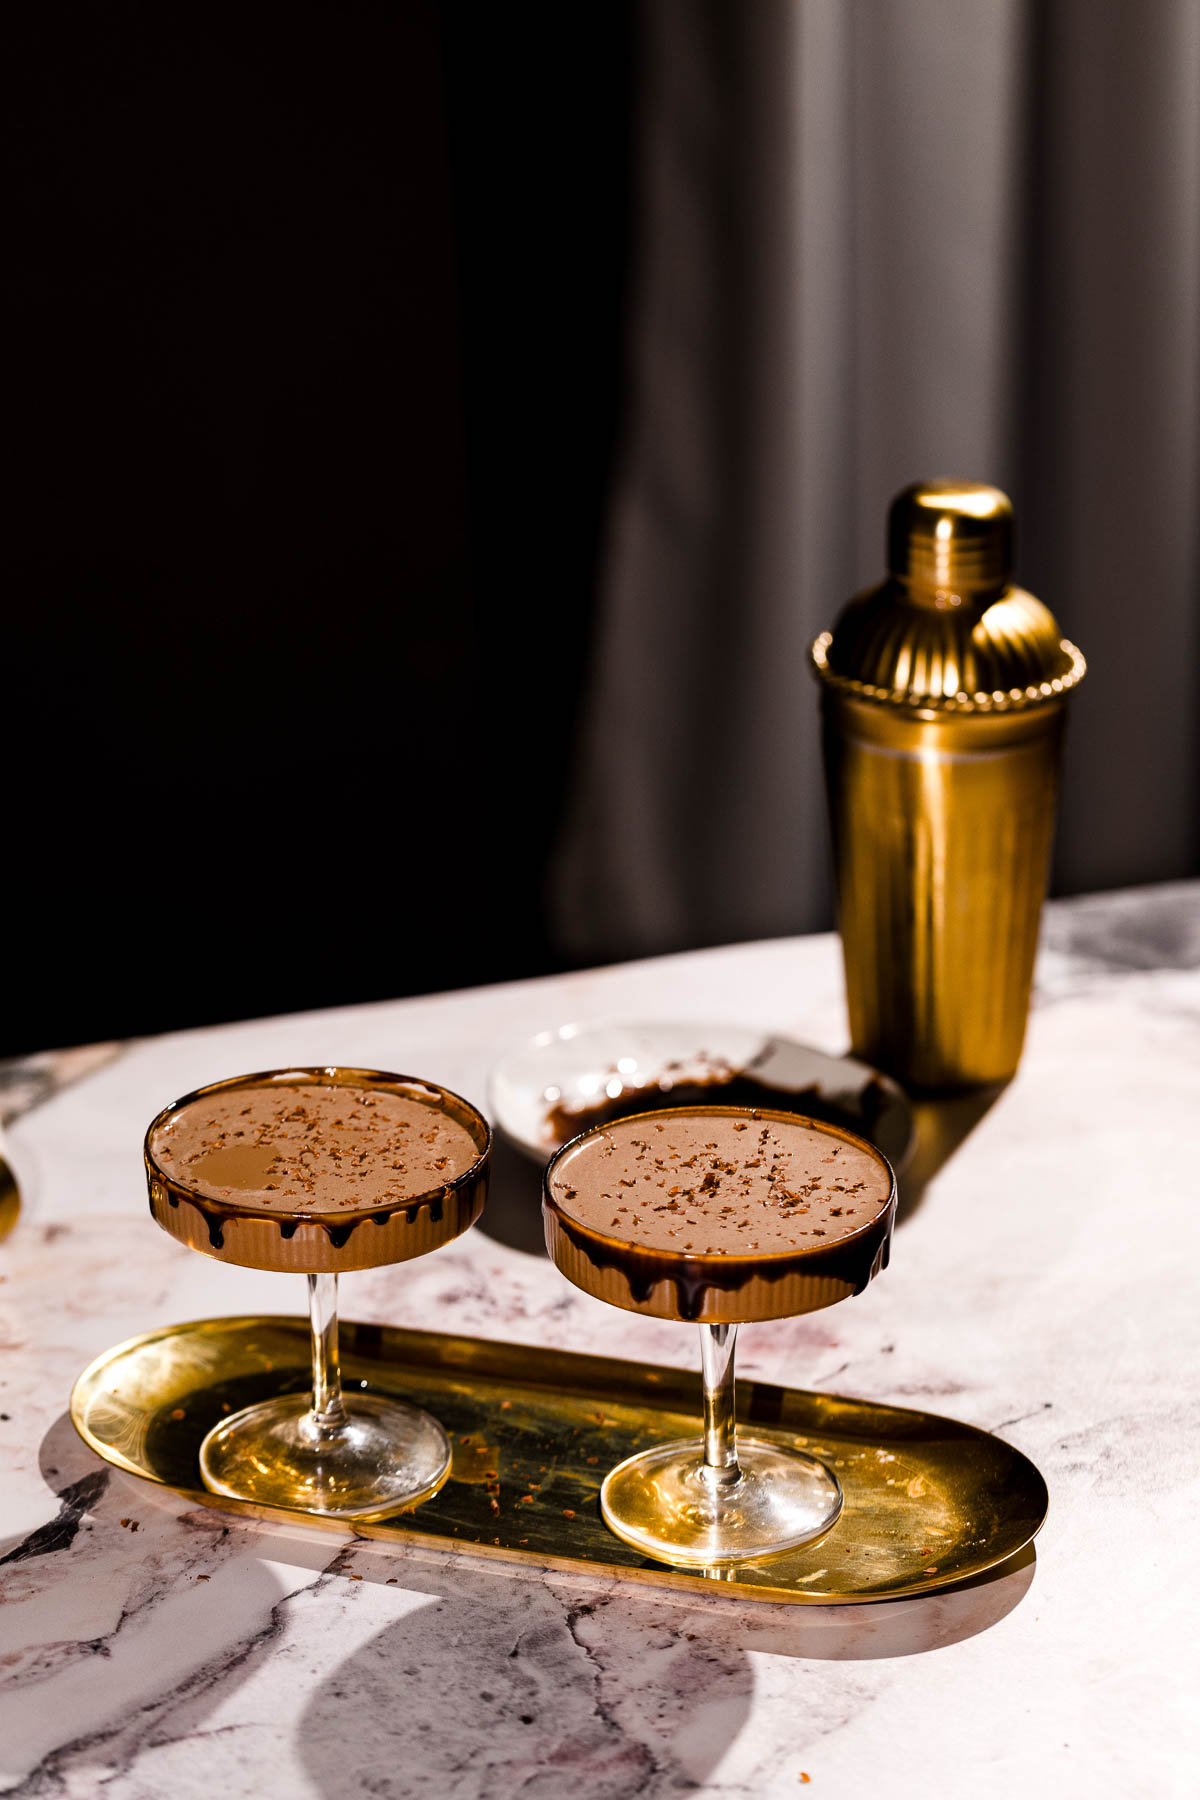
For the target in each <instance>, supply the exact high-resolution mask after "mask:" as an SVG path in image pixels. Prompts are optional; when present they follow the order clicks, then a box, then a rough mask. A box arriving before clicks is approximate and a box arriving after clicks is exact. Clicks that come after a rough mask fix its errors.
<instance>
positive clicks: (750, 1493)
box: [600, 1436, 842, 1568]
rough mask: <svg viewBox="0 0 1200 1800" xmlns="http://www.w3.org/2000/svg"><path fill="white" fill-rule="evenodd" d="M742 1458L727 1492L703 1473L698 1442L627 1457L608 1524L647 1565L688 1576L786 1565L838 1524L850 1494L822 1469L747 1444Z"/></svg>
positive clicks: (613, 1490) (613, 1481) (607, 1501)
mask: <svg viewBox="0 0 1200 1800" xmlns="http://www.w3.org/2000/svg"><path fill="white" fill-rule="evenodd" d="M737 1456H738V1463H739V1465H740V1468H741V1475H740V1478H739V1479H737V1480H735V1481H734V1482H732V1483H730V1484H729V1485H728V1486H723V1485H718V1484H717V1483H716V1482H715V1481H713V1480H712V1478H711V1476H710V1474H709V1473H708V1472H707V1471H706V1470H705V1468H704V1445H703V1443H702V1441H701V1440H700V1439H699V1438H695V1439H692V1440H689V1441H687V1442H684V1443H673V1444H658V1445H656V1447H655V1448H654V1449H653V1450H643V1451H642V1452H641V1454H640V1455H639V1456H631V1457H629V1458H628V1460H627V1461H625V1462H623V1463H619V1464H618V1465H617V1467H616V1468H615V1469H613V1470H612V1472H611V1473H610V1474H609V1475H608V1476H606V1478H605V1481H604V1486H603V1487H602V1488H601V1490H600V1510H601V1512H602V1513H603V1515H604V1520H605V1523H606V1524H607V1525H608V1527H609V1529H610V1531H614V1532H615V1533H616V1535H617V1536H618V1537H619V1538H622V1539H623V1540H624V1541H625V1543H627V1544H631V1545H632V1546H633V1548H634V1549H635V1550H640V1551H641V1552H642V1554H643V1555H644V1556H650V1557H653V1558H654V1559H655V1561H657V1562H665V1563H679V1564H683V1565H684V1566H685V1567H688V1568H716V1567H719V1566H720V1565H721V1564H724V1563H742V1562H759V1561H761V1560H762V1559H763V1558H764V1557H768V1556H780V1555H782V1554H783V1552H784V1551H786V1550H795V1549H798V1548H799V1546H800V1545H801V1544H808V1543H811V1542H812V1540H813V1539H814V1538H819V1537H821V1536H822V1535H823V1534H824V1533H825V1532H826V1531H828V1530H829V1528H830V1526H831V1525H832V1524H834V1522H835V1521H836V1519H837V1516H838V1514H839V1513H840V1512H841V1510H842V1490H841V1487H840V1486H839V1485H838V1480H837V1477H836V1476H835V1475H833V1474H831V1472H830V1471H829V1470H828V1469H827V1468H826V1467H825V1465H824V1463H820V1462H818V1461H817V1460H816V1458H815V1457H812V1456H805V1455H803V1454H802V1453H801V1452H800V1451H799V1450H781V1449H779V1448H778V1446H777V1445H775V1444H765V1443H763V1442H762V1441H761V1440H759V1439H756V1438H743V1437H741V1436H739V1438H738V1440H737Z"/></svg>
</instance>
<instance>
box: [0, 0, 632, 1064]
mask: <svg viewBox="0 0 1200 1800" xmlns="http://www.w3.org/2000/svg"><path fill="white" fill-rule="evenodd" d="M6 37H7V47H6V53H5V55H4V58H3V60H4V64H5V68H6V71H7V72H6V74H5V76H4V78H3V80H4V86H5V89H6V93H5V104H4V114H5V119H6V121H7V125H6V131H7V134H8V140H9V142H8V159H9V193H10V210H9V214H8V219H9V223H8V230H7V232H6V237H7V240H8V241H7V255H6V258H5V261H6V265H7V273H6V275H5V276H4V289H5V296H6V301H5V311H6V314H7V318H6V341H7V343H8V346H9V358H8V361H9V381H8V383H7V390H8V391H7V404H6V413H7V420H6V423H7V432H8V438H9V445H10V451H11V457H12V460H11V470H10V474H9V476H8V477H7V479H6V482H5V498H6V502H7V504H6V506H5V508H4V512H5V519H6V523H5V529H4V534H3V556H4V562H5V564H6V567H5V570H4V578H5V579H4V587H5V592H6V594H7V596H8V598H7V603H6V606H5V651H6V654H5V659H4V661H5V669H6V675H7V681H6V692H5V718H6V722H7V725H8V745H9V756H8V779H7V782H6V799H7V805H8V820H9V830H8V834H7V841H8V884H7V885H8V888H9V891H10V893H11V894H12V895H13V896H14V898H15V902H16V913H17V925H18V929H16V930H12V929H11V928H10V933H9V934H8V937H7V941H8V943H9V945H10V946H11V947H13V948H14V949H15V960H16V964H17V966H16V967H15V968H13V967H11V966H10V968H9V970H8V971H7V972H6V976H5V992H6V1005H5V1012H4V1017H3V1023H2V1025H0V1054H13V1053H17V1052H22V1051H26V1050H33V1049H40V1048H46V1047H50V1046H57V1045H62V1044H67V1043H72V1042H81V1041H85V1040H88V1039H91V1038H97V1037H113V1036H123V1035H127V1034H131V1033H139V1032H147V1031H156V1030H162V1029H167V1028H170V1027H173V1026H190V1025H198V1024H203V1023H207V1022H214V1021H218V1020H223V1019H229V1018H236V1017H242V1016H253V1015H256V1014H262V1013H268V1012H273V1011H282V1010H292V1009H296V1008H301V1007H306V1006H315V1005H325V1004H332V1003H336V1002H341V1001H356V1000H363V999H371V998H383V997H388V996H391V995H396V994H403V993H414V992H423V991H430V990H433V989H437V988H441V987H447V986H455V985H463V984H473V983H477V982H482V981H488V980H495V979H502V978H505V977H509V976H517V975H522V974H529V973H535V972H539V971H541V970H544V969H548V968H551V967H553V966H555V964H556V961H557V956H556V951H555V946H554V944H553V942H552V940H551V934H550V932H549V929H548V925H547V918H546V911H545V904H544V879H545V868H546V860H547V856H548V852H549V848H550V844H551V841H552V838H553V835H554V832H555V829H556V825H557V821H558V818H559V814H560V810H561V806H562V802H563V793H564V780H565V777H566V774H567V772H568V768H569V763H570V756H571V749H572V732H573V725H574V720H575V716H576V708H577V699H578V694H579V687H580V678H581V672H582V665H583V659H584V656H585V653H586V650H587V645H588V634H589V630H590V624H591V617H592V611H593V602H594V593H595V583H596V562H597V549H598V543H599V533H600V525H601V519H602V514H603V507H604V500H605V494H606V489H607V483H608V480H609V474H610V468H611V458H612V450H613V444H614V438H615V433H616V431H617V429H618V424H619V420H618V418H617V404H618V402H617V395H618V392H619V387H620V383H619V374H620V368H621V341H620V316H621V306H622V299H623V295H624V289H625V281H626V276H627V266H628V254H629V246H628V217H629V208H628V187H629V162H630V155H629V128H630V96H631V92H632V86H633V68H632V62H633V54H632V30H631V14H630V8H629V6H628V5H626V4H614V3H611V0H609V3H605V4H602V5H601V4H597V5H592V6H574V7H571V8H555V9H542V8H536V7H535V8H525V9H510V8H485V7H480V8H468V7H461V6H458V7H455V6H448V7H445V8H439V7H438V6H436V5H434V4H413V3H412V0H407V3H406V4H403V5H399V6H397V5H394V4H393V5H385V4H359V5H353V6H347V7H339V8H337V9H336V10H335V11H332V12H331V11H330V9H328V8H327V7H322V6H319V5H315V4H313V5H305V4H296V5H291V6H289V7H288V8H287V9H286V11H283V10H281V11H279V12H278V13H276V12H274V11H273V10H271V9H265V8H258V7H250V8H245V9H240V10H236V11H235V10H234V9H228V10H225V9H221V8H217V9H215V10H214V9H208V8H206V9H200V8H196V7H187V6H174V7H163V6H160V5H149V4H142V5H137V4H117V5H114V6H111V7H105V8H98V7H86V6H82V5H79V6H68V7H60V8H41V9H24V11H23V14H22V16H21V18H20V20H19V22H16V21H14V20H12V19H11V18H10V20H9V22H8V25H7V27H6Z"/></svg>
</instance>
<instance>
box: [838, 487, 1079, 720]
mask: <svg viewBox="0 0 1200 1800" xmlns="http://www.w3.org/2000/svg"><path fill="white" fill-rule="evenodd" d="M1013 536H1014V531H1013V510H1012V506H1011V504H1010V502H1009V500H1008V497H1007V495H1005V494H1002V493H1001V491H1000V489H999V488H995V487H989V486H987V485H986V484H985V483H982V482H973V481H952V480H936V481H920V482H914V483H913V485H912V486H911V487H907V488H905V489H904V490H903V491H902V492H901V493H899V494H897V496H896V498H895V500H894V501H893V502H892V506H891V510H890V512H889V515H888V539H887V542H888V569H889V575H888V579H887V580H886V581H885V582H883V583H882V584H881V585H880V586H879V587H877V588H872V589H871V590H870V591H869V592H868V593H866V594H862V595H860V596H859V597H858V598H857V599H855V600H852V601H851V602H850V605H849V606H848V607H847V608H846V610H845V612H843V613H842V615H841V617H840V618H839V620H838V622H837V624H836V626H835V628H834V630H833V631H832V632H829V631H823V632H822V633H821V635H820V637H819V638H817V640H816V642H815V643H814V645H813V647H812V657H813V663H814V665H815V668H816V672H817V674H818V676H819V677H820V678H821V679H822V681H823V682H824V683H825V684H826V685H827V686H830V687H835V688H839V689H841V690H843V691H848V692H850V693H852V694H855V695H857V696H858V697H859V698H861V699H865V700H874V701H881V702H883V703H885V704H891V705H898V706H906V707H913V708H917V709H918V710H921V711H925V710H927V709H933V710H936V711H939V712H1001V711H1012V710H1015V709H1017V708H1020V707H1029V706H1044V705H1045V704H1046V703H1047V702H1048V701H1052V700H1056V699H1057V698H1058V696H1059V695H1060V694H1064V693H1067V692H1068V691H1069V690H1070V689H1071V688H1073V687H1075V686H1076V685H1077V683H1078V682H1079V681H1081V680H1082V679H1083V675H1084V673H1085V670H1086V666H1087V665H1086V664H1085V662H1084V660H1083V657H1082V656H1081V655H1080V653H1079V651H1078V650H1077V649H1076V648H1075V646H1074V644H1071V643H1069V642H1068V641H1067V639H1066V638H1064V637H1063V636H1062V635H1061V633H1060V632H1059V629H1058V625H1057V623H1056V621H1055V619H1054V615H1053V614H1052V613H1051V612H1050V610H1049V608H1048V607H1046V606H1043V604H1042V602H1041V601H1040V600H1037V599H1035V598H1034V596H1033V595H1032V594H1027V593H1026V592H1025V591H1024V589H1023V588H1018V587H1013V586H1012V585H1011V577H1012V562H1013Z"/></svg>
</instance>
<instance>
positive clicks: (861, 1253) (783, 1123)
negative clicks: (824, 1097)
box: [545, 1107, 895, 1321]
mask: <svg viewBox="0 0 1200 1800" xmlns="http://www.w3.org/2000/svg"><path fill="white" fill-rule="evenodd" d="M894 1211H895V1192H894V1186H893V1181H892V1172H891V1169H890V1168H889V1166H888V1164H887V1162H886V1161H885V1159H884V1158H883V1156H881V1155H880V1153H879V1151H877V1150H875V1149H873V1148H872V1147H871V1146H870V1145H869V1144H867V1143H866V1142H865V1141H864V1140H863V1139H861V1138H858V1137H855V1136H853V1134H851V1133H850V1132H847V1131H844V1130H841V1129H840V1128H838V1127H837V1126H832V1125H826V1124H818V1123H816V1122H815V1121H811V1120H805V1119H801V1118H799V1117H796V1116H793V1115H788V1114H783V1113H766V1112H758V1111H746V1110H742V1109H738V1108H732V1107H712V1108H708V1107H705V1108H700V1107H696V1108H672V1109H671V1110H670V1111H664V1112H659V1113H652V1114H647V1115H643V1116H642V1117H639V1118H632V1119H623V1120H619V1121H617V1122H616V1123H614V1124H611V1125H608V1126H605V1127H602V1128H599V1129H597V1130H594V1131H591V1132H589V1133H587V1135H586V1136H584V1137H582V1138H579V1139H577V1140H576V1142H575V1143H574V1144H572V1145H569V1146H567V1148H566V1149H564V1150H563V1151H562V1152H560V1154H559V1155H558V1156H557V1157H556V1158H555V1159H554V1161H553V1162H552V1163H551V1165H550V1169H549V1171H548V1172H547V1178H546V1201H545V1214H546V1237H547V1244H548V1246H549V1249H550V1254H551V1255H552V1256H553V1258H554V1260H555V1262H556V1263H557V1264H558V1267H559V1268H560V1269H561V1270H562V1272H563V1274H564V1275H566V1276H567V1277H568V1279H569V1280H571V1281H573V1282H575V1283H576V1285H577V1286H579V1287H583V1288H586V1289H587V1291H588V1292H589V1293H593V1294H595V1295H596V1296H597V1297H598V1298H599V1299H602V1300H607V1301H609V1302H610V1303H611V1304H613V1305H615V1306H625V1307H628V1308H630V1309H631V1310H633V1311H635V1312H648V1313H654V1314H656V1315H657V1316H658V1317H659V1318H668V1319H689V1320H691V1319H699V1320H728V1321H734V1320H743V1319H773V1318H788V1317H790V1316H791V1315H792V1314H794V1313H800V1312H812V1311H814V1310H816V1309H817V1308H818V1307H821V1306H831V1305H833V1303H834V1302H835V1301H838V1300H844V1299H845V1298H846V1297H847V1296H848V1295H850V1294H856V1293H861V1291H862V1289H863V1288H865V1287H866V1285H867V1283H868V1281H870V1279H871V1277H872V1275H874V1274H875V1273H876V1272H877V1271H878V1270H879V1269H880V1268H882V1267H884V1266H885V1265H886V1262H887V1254H888V1246H889V1242H890V1238H891V1228H892V1218H893V1214H894Z"/></svg>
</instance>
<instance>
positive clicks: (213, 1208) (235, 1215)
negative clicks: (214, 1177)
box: [150, 1187, 450, 1250]
mask: <svg viewBox="0 0 1200 1800" xmlns="http://www.w3.org/2000/svg"><path fill="white" fill-rule="evenodd" d="M165 1192H166V1196H167V1199H168V1201H169V1202H170V1204H171V1205H172V1206H174V1207H177V1206H178V1205H179V1202H180V1199H181V1198H182V1199H186V1200H187V1202H188V1204H189V1205H190V1206H194V1207H195V1209H196V1211H197V1212H198V1213H199V1214H200V1217H201V1218H202V1219H203V1220H204V1223H205V1225H206V1226H207V1227H208V1241H209V1243H210V1244H211V1245H212V1247H213V1249H214V1250H223V1249H224V1247H225V1233H224V1227H225V1225H226V1223H227V1222H228V1220H230V1219H248V1218H255V1219H266V1220H270V1221H271V1223H272V1224H275V1225H278V1227H279V1235H280V1237H281V1238H283V1239H284V1240H285V1241H286V1240H287V1239H289V1238H294V1237H295V1235H296V1232H297V1230H298V1229H299V1227H300V1226H301V1225H303V1224H305V1223H308V1224H311V1225H319V1226H320V1227H321V1229H322V1231H323V1232H324V1233H325V1236H326V1237H327V1238H328V1239H329V1243H330V1246H331V1247H332V1248H333V1249H334V1250H343V1249H344V1248H345V1246H346V1245H347V1244H348V1243H349V1242H350V1238H351V1236H352V1235H353V1233H354V1232H355V1231H357V1230H358V1227H359V1226H360V1225H361V1224H363V1223H364V1221H365V1220H366V1219H371V1220H373V1221H374V1223H375V1224H376V1225H386V1224H387V1223H388V1220H389V1219H392V1218H394V1217H395V1215H396V1213H397V1212H398V1211H399V1210H400V1209H399V1208H398V1207H382V1208H380V1210H379V1211H378V1212H373V1213H360V1214H359V1216H358V1218H356V1219H348V1220H346V1221H345V1222H344V1223H341V1224H337V1223H331V1222H330V1221H329V1220H327V1219H324V1218H321V1217H320V1216H319V1215H316V1214H314V1215H313V1216H312V1217H310V1218H309V1219H308V1220H307V1221H306V1220H304V1219H280V1218H273V1217H272V1215H271V1214H270V1213H268V1212H261V1213H259V1212H256V1213H250V1212H248V1211H246V1210H244V1209H243V1208H241V1207H238V1206H223V1205H222V1204H221V1202H220V1201H215V1200H202V1199H200V1198H199V1196H198V1195H196V1194H185V1195H182V1196H181V1195H179V1194H177V1193H175V1191H174V1190H173V1189H172V1188H169V1187H168V1188H166V1190H165ZM449 1192H450V1190H449V1189H443V1191H442V1192H441V1193H438V1194H432V1195H430V1196H428V1197H427V1198H426V1199H423V1200H414V1201H411V1202H410V1203H409V1204H408V1205H406V1206H405V1208H404V1217H405V1219H406V1220H407V1221H408V1223H409V1224H410V1225H415V1224H416V1222H417V1219H418V1217H419V1216H420V1213H421V1209H422V1208H423V1207H428V1209H429V1220H430V1223H431V1224H432V1225H440V1224H441V1222H442V1219H443V1217H444V1213H445V1203H446V1199H447V1197H448V1194H449ZM150 1211H151V1214H153V1212H154V1201H153V1199H151V1202H150Z"/></svg>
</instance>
